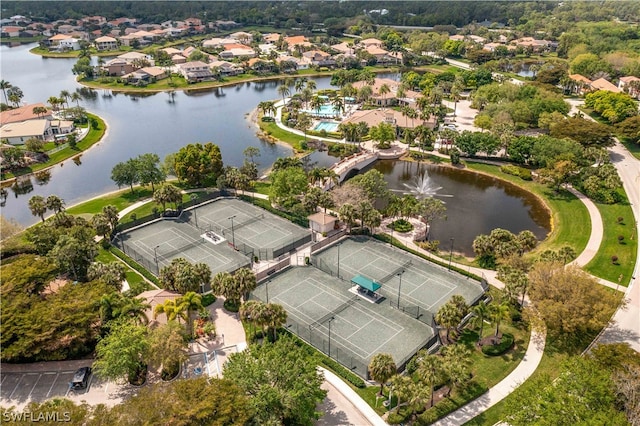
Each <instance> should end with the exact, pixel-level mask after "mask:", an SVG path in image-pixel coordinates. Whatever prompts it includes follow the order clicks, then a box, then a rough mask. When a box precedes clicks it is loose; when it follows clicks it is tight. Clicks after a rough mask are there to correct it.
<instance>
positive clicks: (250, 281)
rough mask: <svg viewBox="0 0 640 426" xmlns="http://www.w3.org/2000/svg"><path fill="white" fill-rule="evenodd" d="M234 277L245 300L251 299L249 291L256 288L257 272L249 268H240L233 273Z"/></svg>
mask: <svg viewBox="0 0 640 426" xmlns="http://www.w3.org/2000/svg"><path fill="white" fill-rule="evenodd" d="M233 279H234V280H235V282H236V285H237V286H238V290H240V293H242V295H243V297H244V300H245V301H247V300H248V299H249V293H251V292H252V291H253V290H255V288H256V285H257V280H256V274H254V273H253V271H252V270H251V269H249V268H240V269H238V270H237V271H236V273H235V274H234V275H233Z"/></svg>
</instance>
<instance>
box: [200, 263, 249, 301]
mask: <svg viewBox="0 0 640 426" xmlns="http://www.w3.org/2000/svg"><path fill="white" fill-rule="evenodd" d="M256 285H257V281H256V275H255V274H254V273H253V271H252V270H251V269H248V268H241V269H238V270H237V271H236V272H235V273H234V274H233V275H232V274H230V273H229V272H219V273H217V274H216V275H215V276H214V277H213V279H212V280H211V289H212V290H213V293H214V294H216V295H218V296H223V297H224V298H225V299H227V303H228V305H231V306H239V305H240V302H241V300H242V299H243V298H244V300H245V301H246V300H247V299H248V298H249V293H250V292H252V291H253V290H254V289H255V288H256ZM228 305H227V306H228Z"/></svg>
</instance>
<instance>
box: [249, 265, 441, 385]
mask: <svg viewBox="0 0 640 426" xmlns="http://www.w3.org/2000/svg"><path fill="white" fill-rule="evenodd" d="M352 287H353V284H352V283H349V282H345V281H342V280H340V279H338V278H336V277H331V276H330V275H327V274H326V273H325V272H322V271H320V270H319V269H316V268H314V267H293V268H290V269H287V270H285V271H283V272H281V273H279V274H276V275H273V276H272V277H271V278H270V279H269V280H268V281H266V282H263V283H262V284H261V285H260V286H259V287H258V288H257V289H256V290H255V291H254V292H253V293H252V295H253V297H255V298H257V299H259V300H262V301H267V300H268V301H269V303H278V304H281V305H282V306H283V307H284V308H285V309H286V311H287V314H288V318H287V328H288V329H289V330H290V331H292V332H294V333H295V334H297V335H298V336H299V337H301V338H302V339H303V340H305V341H307V342H309V343H311V344H312V345H313V346H315V347H316V348H318V349H319V350H321V351H323V352H324V353H327V354H328V353H331V357H332V358H334V359H337V360H338V361H339V362H340V363H342V364H343V365H344V366H345V367H347V368H349V369H351V370H353V371H355V372H356V373H357V374H359V375H360V376H362V377H367V374H368V373H367V366H368V364H369V361H370V359H371V357H373V356H374V355H375V354H377V353H380V352H382V353H388V354H391V355H392V356H393V358H394V360H395V362H396V364H397V365H398V366H403V365H404V364H405V363H406V362H407V361H408V360H409V359H410V358H411V357H412V356H413V354H415V353H416V352H417V351H418V350H419V349H421V348H422V347H424V346H426V345H430V344H433V343H435V336H434V332H433V330H432V328H431V327H430V326H429V325H427V324H425V323H423V322H420V321H417V320H415V319H414V318H412V317H410V316H408V315H406V314H404V313H402V312H401V311H399V310H396V309H393V308H392V307H391V306H390V305H389V304H388V303H371V302H369V301H368V300H366V299H365V298H364V297H361V296H359V295H358V294H357V293H353V292H352V291H350V289H351V288H352ZM329 335H330V337H329Z"/></svg>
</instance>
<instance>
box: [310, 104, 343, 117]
mask: <svg viewBox="0 0 640 426" xmlns="http://www.w3.org/2000/svg"><path fill="white" fill-rule="evenodd" d="M302 112H306V113H307V114H309V115H312V116H314V117H332V116H334V115H336V114H338V111H336V110H335V108H334V107H333V105H330V104H325V105H321V106H320V109H304V110H302Z"/></svg>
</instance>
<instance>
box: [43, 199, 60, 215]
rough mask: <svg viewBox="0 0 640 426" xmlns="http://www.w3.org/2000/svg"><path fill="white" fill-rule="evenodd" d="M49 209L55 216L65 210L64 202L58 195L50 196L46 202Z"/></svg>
mask: <svg viewBox="0 0 640 426" xmlns="http://www.w3.org/2000/svg"><path fill="white" fill-rule="evenodd" d="M46 204H47V209H48V210H51V211H52V212H54V213H55V214H58V213H60V212H62V211H63V210H64V200H63V199H62V198H60V197H58V196H57V195H49V196H48V197H47V200H46Z"/></svg>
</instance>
